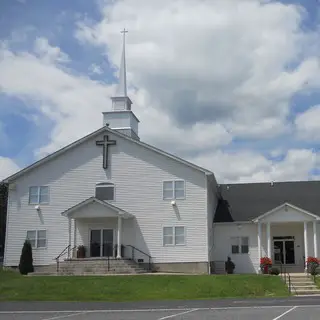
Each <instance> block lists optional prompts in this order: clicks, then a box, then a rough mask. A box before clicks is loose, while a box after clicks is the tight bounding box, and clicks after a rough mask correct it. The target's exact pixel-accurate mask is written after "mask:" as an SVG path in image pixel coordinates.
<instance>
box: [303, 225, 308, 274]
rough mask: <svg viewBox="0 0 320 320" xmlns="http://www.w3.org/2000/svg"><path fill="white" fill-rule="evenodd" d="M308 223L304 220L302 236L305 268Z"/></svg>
mask: <svg viewBox="0 0 320 320" xmlns="http://www.w3.org/2000/svg"><path fill="white" fill-rule="evenodd" d="M307 228H308V224H307V222H304V223H303V237H304V255H305V258H304V263H305V269H307V264H306V261H307V258H308V255H309V254H308V229H307Z"/></svg>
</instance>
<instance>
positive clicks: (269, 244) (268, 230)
mask: <svg viewBox="0 0 320 320" xmlns="http://www.w3.org/2000/svg"><path fill="white" fill-rule="evenodd" d="M267 243H268V254H267V256H268V257H269V258H271V235H270V222H267Z"/></svg>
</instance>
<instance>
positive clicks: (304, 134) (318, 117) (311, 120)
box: [295, 105, 320, 142]
mask: <svg viewBox="0 0 320 320" xmlns="http://www.w3.org/2000/svg"><path fill="white" fill-rule="evenodd" d="M319 123H320V105H315V106H313V107H311V108H309V109H308V110H306V111H305V112H303V113H301V114H299V115H298V116H297V117H296V119H295V125H296V130H297V135H298V138H300V139H302V140H307V141H309V142H312V141H319V140H320V126H319Z"/></svg>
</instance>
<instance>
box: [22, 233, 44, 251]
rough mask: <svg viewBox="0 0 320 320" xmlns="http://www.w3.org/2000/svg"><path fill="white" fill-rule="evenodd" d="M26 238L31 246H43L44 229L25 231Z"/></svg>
mask: <svg viewBox="0 0 320 320" xmlns="http://www.w3.org/2000/svg"><path fill="white" fill-rule="evenodd" d="M27 240H29V241H30V243H31V246H32V248H34V249H36V248H45V247H46V246H47V231H46V230H30V231H27Z"/></svg>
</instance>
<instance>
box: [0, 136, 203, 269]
mask: <svg viewBox="0 0 320 320" xmlns="http://www.w3.org/2000/svg"><path fill="white" fill-rule="evenodd" d="M102 138H103V135H102V134H101V135H100V136H97V137H96V138H92V139H90V140H87V141H86V142H84V143H82V144H81V145H79V146H78V147H75V148H74V149H72V150H69V151H68V152H66V153H65V154H63V155H61V156H59V157H57V158H56V159H54V160H52V161H50V162H48V163H46V164H44V165H42V166H40V167H38V168H37V169H34V170H32V171H30V172H29V173H27V174H25V175H24V176H22V177H21V178H19V179H18V180H17V181H16V183H17V189H16V191H10V195H9V196H10V203H9V205H8V230H7V246H6V253H5V261H4V264H5V265H13V266H14V265H18V263H19V258H20V253H21V248H22V245H23V241H24V239H25V237H26V231H27V230H35V229H46V230H47V237H48V248H47V249H41V250H40V249H38V250H34V251H33V253H34V261H35V264H38V265H41V264H48V263H52V259H53V258H54V257H56V256H57V255H58V254H59V253H60V252H61V251H62V250H63V249H64V248H65V247H66V246H67V245H68V219H67V218H65V217H63V216H61V212H63V211H65V210H66V209H68V208H70V207H72V206H74V205H76V204H77V203H79V202H80V201H83V200H85V199H87V198H89V197H90V196H93V195H94V189H95V184H96V183H97V182H101V181H106V180H109V181H112V182H113V183H115V185H116V190H115V197H116V199H115V201H114V202H113V203H114V204H115V205H116V206H118V207H120V208H122V209H124V210H126V211H128V212H130V213H131V214H133V215H134V216H135V218H134V219H133V220H132V226H131V237H130V239H129V238H125V239H124V240H125V242H128V244H134V245H135V246H136V247H138V248H139V249H140V250H143V251H146V252H147V253H149V254H151V255H152V257H153V258H154V262H200V261H208V250H207V211H206V210H207V203H206V201H207V193H206V183H205V176H204V173H203V172H200V171H197V170H195V169H192V168H190V167H188V166H185V165H183V164H181V163H179V162H177V161H175V160H172V159H168V158H167V157H165V156H162V155H160V154H158V153H155V152H153V151H151V150H147V149H145V148H144V147H141V146H138V145H136V144H133V143H132V142H130V141H127V140H125V139H123V138H120V137H117V136H113V135H112V134H109V138H110V139H112V140H116V141H117V145H116V146H111V147H110V148H109V168H108V169H107V170H104V169H103V168H102V148H101V147H97V146H96V145H95V141H96V140H101V139H102ZM170 179H184V180H185V181H186V199H185V200H177V201H176V203H177V207H176V208H177V210H174V208H173V207H172V205H171V201H170V200H169V201H167V200H163V199H162V181H163V180H170ZM32 185H49V186H50V204H49V205H42V206H41V213H37V211H36V210H35V209H34V205H29V204H28V188H29V186H32ZM92 222H93V223H95V222H97V223H99V222H98V221H97V220H96V221H94V220H92ZM106 222H107V220H106ZM126 223H127V222H126ZM101 225H102V224H101ZM103 225H104V224H103ZM174 225H182V226H185V228H186V244H185V245H184V246H176V247H164V246H163V245H162V228H163V226H174ZM77 237H78V239H79V237H80V232H78V235H77ZM72 239H73V237H72ZM124 244H125V243H124Z"/></svg>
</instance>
